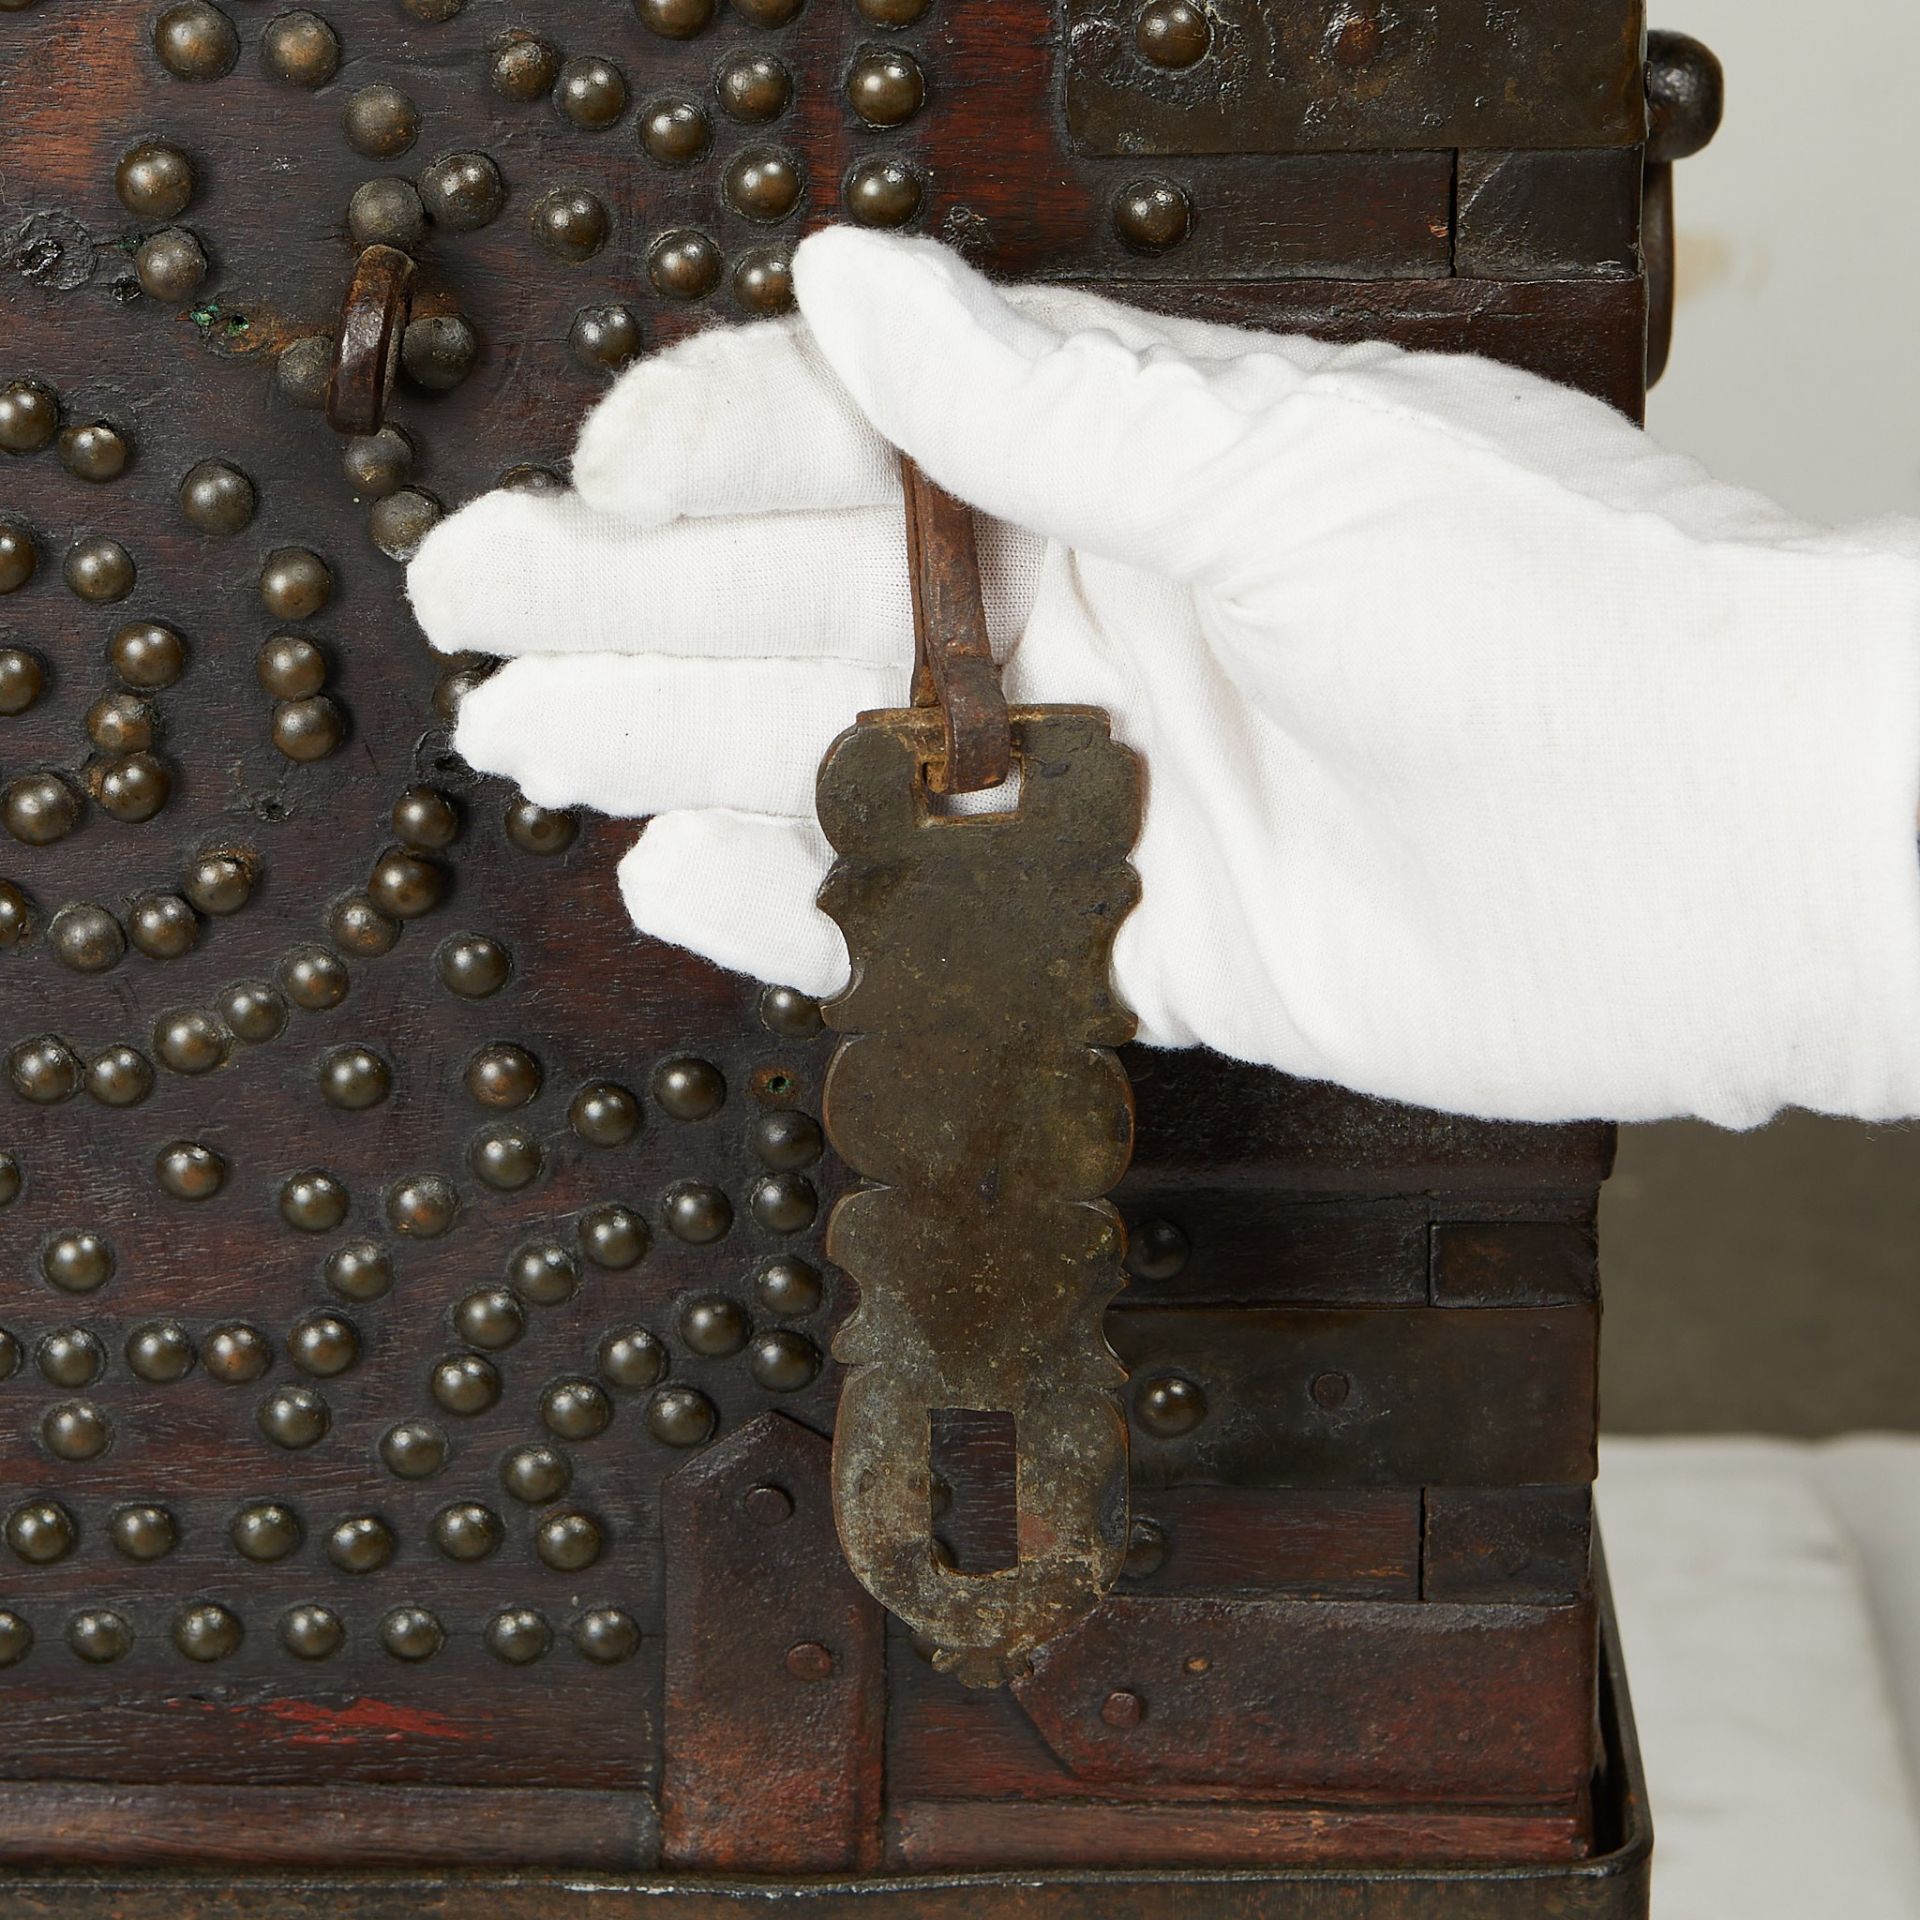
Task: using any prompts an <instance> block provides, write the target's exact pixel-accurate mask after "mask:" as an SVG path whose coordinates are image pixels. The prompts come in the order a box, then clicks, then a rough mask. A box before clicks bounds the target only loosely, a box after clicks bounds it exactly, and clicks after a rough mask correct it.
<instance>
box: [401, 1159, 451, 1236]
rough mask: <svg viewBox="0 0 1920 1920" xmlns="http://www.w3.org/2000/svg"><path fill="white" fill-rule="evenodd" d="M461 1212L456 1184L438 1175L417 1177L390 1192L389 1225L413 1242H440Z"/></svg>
mask: <svg viewBox="0 0 1920 1920" xmlns="http://www.w3.org/2000/svg"><path fill="white" fill-rule="evenodd" d="M459 1211H460V1196H459V1195H458V1194H457V1193H455V1192H454V1189H453V1182H452V1181H451V1180H446V1179H443V1178H441V1176H440V1175H438V1174H434V1173H417V1174H413V1175H411V1176H409V1177H408V1178H407V1179H405V1180H399V1181H396V1182H395V1183H394V1185H393V1186H392V1187H390V1188H389V1189H388V1190H387V1224H388V1225H389V1226H390V1227H392V1228H393V1230H394V1232H395V1233H404V1234H405V1235H407V1236H408V1238H409V1239H413V1240H437V1239H438V1238H439V1237H440V1236H441V1235H442V1234H443V1233H445V1232H446V1231H447V1229H448V1228H449V1227H451V1226H452V1225H453V1223H454V1219H455V1217H456V1215H457V1214H458V1213H459Z"/></svg>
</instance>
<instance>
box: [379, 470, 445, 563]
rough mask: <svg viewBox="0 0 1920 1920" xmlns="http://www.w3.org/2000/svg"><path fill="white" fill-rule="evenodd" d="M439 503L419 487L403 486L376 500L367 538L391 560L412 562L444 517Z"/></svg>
mask: <svg viewBox="0 0 1920 1920" xmlns="http://www.w3.org/2000/svg"><path fill="white" fill-rule="evenodd" d="M441 511H442V509H441V506H440V502H439V501H438V500H436V499H435V498H434V497H433V495H432V494H430V493H423V492H422V491H421V490H420V489H419V488H418V487H401V488H400V489H399V490H398V491H397V492H394V493H390V494H388V495H387V497H386V498H385V499H384V500H376V501H375V502H374V505H373V511H372V512H371V513H369V514H368V515H367V537H368V538H369V539H370V540H372V542H373V544H374V545H375V546H376V547H378V548H379V549H380V551H381V552H382V553H384V554H385V555H386V556H387V558H388V559H389V560H401V561H405V560H411V559H412V558H413V556H414V555H415V554H416V553H418V552H419V551H420V546H421V543H422V542H423V541H424V540H425V539H426V537H427V535H428V534H430V533H431V532H432V531H433V530H434V528H435V527H436V526H438V525H439V524H440V518H441Z"/></svg>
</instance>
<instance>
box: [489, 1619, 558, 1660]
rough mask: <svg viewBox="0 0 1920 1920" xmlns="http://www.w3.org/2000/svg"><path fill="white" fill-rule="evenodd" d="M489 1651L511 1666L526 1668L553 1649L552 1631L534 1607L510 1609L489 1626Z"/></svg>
mask: <svg viewBox="0 0 1920 1920" xmlns="http://www.w3.org/2000/svg"><path fill="white" fill-rule="evenodd" d="M486 1637H487V1651H488V1652H489V1653H491V1654H492V1655H493V1656H494V1657H495V1658H496V1659H499V1660H504V1661H506V1662H507V1664H508V1665H509V1666H514V1667H524V1666H526V1665H527V1664H528V1663H529V1662H531V1661H534V1660H538V1659H540V1658H541V1656H542V1655H544V1654H545V1653H546V1652H547V1650H548V1649H549V1648H550V1647H551V1646H552V1645H553V1629H552V1628H551V1627H550V1626H548V1625H547V1623H546V1621H545V1620H544V1619H543V1618H542V1617H541V1616H540V1615H539V1614H537V1613H536V1612H535V1611H534V1610H533V1609H532V1608H531V1607H509V1608H507V1609H506V1610H505V1611H504V1612H502V1613H496V1614H495V1615H494V1616H493V1618H492V1619H491V1620H489V1621H488V1622H487V1636H486Z"/></svg>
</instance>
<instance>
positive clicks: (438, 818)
mask: <svg viewBox="0 0 1920 1920" xmlns="http://www.w3.org/2000/svg"><path fill="white" fill-rule="evenodd" d="M392 819H393V831H394V835H395V837H396V838H397V839H399V840H401V841H403V842H405V844H406V845H407V846H408V847H410V848H412V849H413V850H414V851H415V852H416V853H442V852H444V851H445V850H446V849H447V848H448V847H450V846H452V845H453V843H454V841H455V840H457V839H458V838H459V837H460V809H459V808H458V807H457V806H455V805H454V803H453V801H452V800H451V799H450V798H449V797H448V796H447V795H446V794H444V793H442V792H441V791H440V790H439V789H438V788H437V787H409V788H407V790H406V791H405V792H404V793H402V794H401V796H400V797H399V799H397V800H396V801H395V802H394V803H393V815H392Z"/></svg>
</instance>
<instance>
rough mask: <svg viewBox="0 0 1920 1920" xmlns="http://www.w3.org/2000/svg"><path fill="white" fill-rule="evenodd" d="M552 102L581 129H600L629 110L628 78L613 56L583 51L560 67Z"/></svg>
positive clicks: (591, 131) (593, 131)
mask: <svg viewBox="0 0 1920 1920" xmlns="http://www.w3.org/2000/svg"><path fill="white" fill-rule="evenodd" d="M553 104H554V105H555V106H556V107H558V108H559V109H560V111H561V113H563V114H564V115H565V116H566V117H567V119H569V120H571V121H572V122H573V124H574V125H575V126H576V127H579V128H580V129H582V131H584V132H587V133H598V132H600V131H602V130H603V129H604V128H607V127H610V126H612V125H613V123H614V122H615V121H616V120H618V119H619V118H620V116H621V114H622V113H624V112H625V111H626V107H627V83H626V79H625V77H624V76H623V75H622V74H621V72H620V69H619V68H618V67H616V66H615V65H614V64H613V62H612V61H611V60H603V59H601V58H600V56H599V55H598V54H580V55H578V56H576V57H575V58H574V59H571V60H569V61H568V62H567V64H566V65H565V66H564V67H562V68H561V69H560V84H559V86H558V87H557V88H556V89H555V91H554V96H553Z"/></svg>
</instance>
